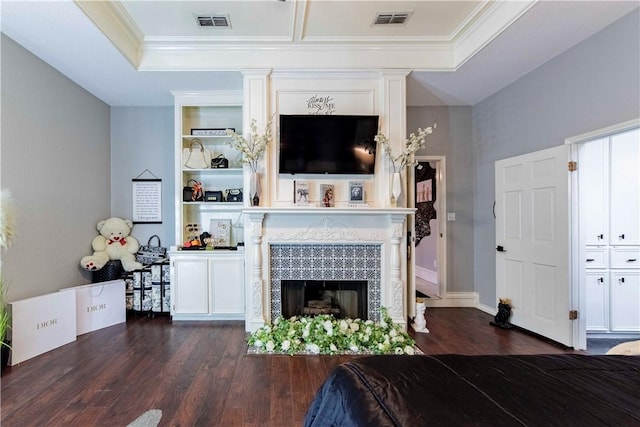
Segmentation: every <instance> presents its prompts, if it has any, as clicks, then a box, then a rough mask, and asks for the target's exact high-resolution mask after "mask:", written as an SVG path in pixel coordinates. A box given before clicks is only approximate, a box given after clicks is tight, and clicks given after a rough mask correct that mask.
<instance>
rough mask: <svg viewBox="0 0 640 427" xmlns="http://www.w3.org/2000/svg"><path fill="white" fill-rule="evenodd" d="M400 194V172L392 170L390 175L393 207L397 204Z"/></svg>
mask: <svg viewBox="0 0 640 427" xmlns="http://www.w3.org/2000/svg"><path fill="white" fill-rule="evenodd" d="M401 196H402V180H401V179H400V172H394V173H393V175H392V176H391V201H390V203H391V207H392V208H395V207H397V206H398V205H399V201H400V197H401Z"/></svg>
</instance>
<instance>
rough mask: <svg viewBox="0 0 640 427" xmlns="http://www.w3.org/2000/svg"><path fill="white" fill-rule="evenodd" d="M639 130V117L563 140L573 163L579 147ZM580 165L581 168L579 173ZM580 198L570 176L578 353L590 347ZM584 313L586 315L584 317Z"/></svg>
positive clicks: (574, 327)
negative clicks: (588, 341) (578, 207)
mask: <svg viewBox="0 0 640 427" xmlns="http://www.w3.org/2000/svg"><path fill="white" fill-rule="evenodd" d="M638 127H640V118H637V119H633V120H628V121H626V122H622V123H617V124H615V125H611V126H607V127H604V128H600V129H596V130H593V131H590V132H587V133H583V134H581V135H576V136H572V137H569V138H566V139H565V140H564V143H565V144H570V145H571V147H570V153H571V154H570V157H571V160H574V161H575V160H577V159H578V150H579V148H580V144H582V143H588V142H589V141H591V140H595V139H599V138H603V137H606V136H609V135H612V134H616V133H621V132H625V131H627V130H631V129H635V128H638ZM579 168H580V165H578V170H579ZM579 196H580V188H579V186H578V174H571V182H570V187H569V197H570V198H571V206H572V207H573V208H572V209H571V219H570V224H571V248H572V250H571V267H570V268H571V276H572V277H574V278H576V280H574V281H573V283H571V286H570V287H571V304H572V306H573V307H576V308H577V310H578V313H579V315H578V319H577V320H578V321H577V322H574V325H573V348H575V349H576V350H586V348H587V320H586V309H587V298H586V265H585V261H584V260H585V258H586V256H585V242H584V236H581V233H580V221H579V219H580V213H579V212H578V211H579V210H578V209H577V206H578V202H579ZM581 313H584V314H585V315H582V314H581Z"/></svg>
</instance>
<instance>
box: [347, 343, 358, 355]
mask: <svg viewBox="0 0 640 427" xmlns="http://www.w3.org/2000/svg"><path fill="white" fill-rule="evenodd" d="M349 350H351V351H353V352H354V353H355V352H356V351H358V346H357V345H355V344H353V343H352V344H351V345H350V346H349Z"/></svg>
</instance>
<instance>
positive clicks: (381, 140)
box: [374, 123, 437, 172]
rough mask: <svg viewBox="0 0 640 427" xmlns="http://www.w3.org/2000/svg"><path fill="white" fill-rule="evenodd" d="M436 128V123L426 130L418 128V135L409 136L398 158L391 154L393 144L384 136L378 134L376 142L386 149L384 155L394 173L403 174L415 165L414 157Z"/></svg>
mask: <svg viewBox="0 0 640 427" xmlns="http://www.w3.org/2000/svg"><path fill="white" fill-rule="evenodd" d="M436 126H437V123H434V124H433V125H432V126H429V127H428V128H425V129H421V128H418V134H417V135H416V134H415V133H411V134H409V137H408V138H407V140H406V141H405V143H404V147H403V148H402V153H400V154H399V155H397V156H394V155H393V153H392V152H391V142H390V141H389V139H388V138H387V137H386V136H385V135H384V134H382V133H378V134H377V135H376V136H375V138H374V140H375V141H376V142H377V143H378V144H380V145H381V146H382V147H383V148H384V153H385V155H386V156H387V158H388V159H389V161H390V162H391V166H392V167H393V171H394V172H402V171H403V170H404V168H405V167H407V166H411V165H415V160H414V157H413V155H414V154H415V153H416V151H418V150H419V149H421V148H422V147H424V144H425V140H426V138H427V135H429V134H431V133H433V130H434V129H435V128H436Z"/></svg>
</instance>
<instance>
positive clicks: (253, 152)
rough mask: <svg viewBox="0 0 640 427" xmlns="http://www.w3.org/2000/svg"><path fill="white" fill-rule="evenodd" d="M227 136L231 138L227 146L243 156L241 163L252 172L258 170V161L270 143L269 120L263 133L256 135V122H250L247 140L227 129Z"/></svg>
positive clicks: (253, 120)
mask: <svg viewBox="0 0 640 427" xmlns="http://www.w3.org/2000/svg"><path fill="white" fill-rule="evenodd" d="M226 132H227V135H228V136H230V137H231V141H229V142H228V144H229V145H230V146H231V147H232V148H233V149H234V150H236V151H239V152H241V153H242V154H243V157H242V162H243V163H246V164H248V165H249V167H250V168H251V170H252V171H253V172H257V170H258V160H260V157H261V156H262V153H263V152H264V150H266V149H267V145H269V142H271V119H269V121H268V122H267V125H266V126H265V133H264V134H262V135H259V134H258V126H257V125H256V120H255V119H252V120H251V133H250V137H249V139H246V138H245V137H243V136H242V135H238V134H237V133H236V132H235V131H234V130H231V129H227V130H226Z"/></svg>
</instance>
